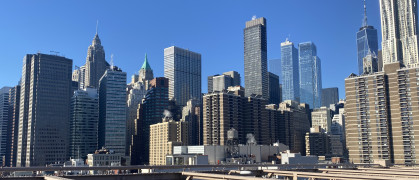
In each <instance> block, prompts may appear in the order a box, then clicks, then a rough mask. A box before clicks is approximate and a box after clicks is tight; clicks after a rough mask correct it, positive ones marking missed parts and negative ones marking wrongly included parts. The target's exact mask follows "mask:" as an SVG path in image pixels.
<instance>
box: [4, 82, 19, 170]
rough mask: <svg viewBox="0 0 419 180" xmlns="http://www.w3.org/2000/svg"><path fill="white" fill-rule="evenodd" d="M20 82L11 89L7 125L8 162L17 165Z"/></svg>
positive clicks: (7, 163)
mask: <svg viewBox="0 0 419 180" xmlns="http://www.w3.org/2000/svg"><path fill="white" fill-rule="evenodd" d="M19 104H20V83H19V85H16V86H15V87H13V88H12V89H10V90H9V122H8V125H7V134H8V135H7V137H8V138H7V143H6V144H7V146H6V163H5V165H6V166H8V167H16V156H17V139H18V134H19Z"/></svg>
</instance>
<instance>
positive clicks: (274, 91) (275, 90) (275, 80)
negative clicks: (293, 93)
mask: <svg viewBox="0 0 419 180" xmlns="http://www.w3.org/2000/svg"><path fill="white" fill-rule="evenodd" d="M268 74H269V104H279V103H280V102H281V101H282V92H281V85H280V84H279V76H278V75H275V74H274V73H271V72H268Z"/></svg>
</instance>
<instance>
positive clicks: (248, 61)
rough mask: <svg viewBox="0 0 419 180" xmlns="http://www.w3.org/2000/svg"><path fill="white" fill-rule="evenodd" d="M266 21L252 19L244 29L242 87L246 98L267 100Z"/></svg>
mask: <svg viewBox="0 0 419 180" xmlns="http://www.w3.org/2000/svg"><path fill="white" fill-rule="evenodd" d="M267 61H268V60H267V37H266V19H265V18H263V17H261V18H258V19H256V18H252V20H251V21H247V22H246V28H245V29H244V85H245V87H246V89H245V93H246V96H250V95H252V94H256V95H261V96H262V97H263V98H265V99H269V75H268V62H267Z"/></svg>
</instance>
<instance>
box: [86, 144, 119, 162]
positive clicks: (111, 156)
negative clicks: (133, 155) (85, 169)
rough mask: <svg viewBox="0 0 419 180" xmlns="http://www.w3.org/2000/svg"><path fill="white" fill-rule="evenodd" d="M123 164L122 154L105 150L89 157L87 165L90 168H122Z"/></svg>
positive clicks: (97, 151)
mask: <svg viewBox="0 0 419 180" xmlns="http://www.w3.org/2000/svg"><path fill="white" fill-rule="evenodd" d="M121 162H122V154H119V153H115V152H114V151H112V150H108V149H105V148H102V149H100V150H96V151H95V153H94V154H88V155H87V165H89V166H121V164H122V163H121Z"/></svg>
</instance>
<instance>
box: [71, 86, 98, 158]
mask: <svg viewBox="0 0 419 180" xmlns="http://www.w3.org/2000/svg"><path fill="white" fill-rule="evenodd" d="M98 122H99V97H98V93H97V89H96V88H85V89H80V90H77V91H75V92H74V95H73V97H72V98H71V119H70V157H71V158H73V159H86V158H87V154H91V153H94V152H95V150H97V149H99V148H98V147H97V138H98Z"/></svg>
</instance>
